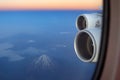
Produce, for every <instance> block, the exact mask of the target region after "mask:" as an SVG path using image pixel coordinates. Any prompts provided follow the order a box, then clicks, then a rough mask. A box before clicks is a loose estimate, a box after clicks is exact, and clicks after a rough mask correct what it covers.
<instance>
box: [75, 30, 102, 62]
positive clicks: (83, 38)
mask: <svg viewBox="0 0 120 80" xmlns="http://www.w3.org/2000/svg"><path fill="white" fill-rule="evenodd" d="M100 41H101V29H100V28H94V29H85V30H81V31H80V32H78V34H77V35H76V38H75V41H74V48H75V52H76V54H77V56H78V58H79V59H80V60H82V61H83V62H97V60H98V55H99V49H100Z"/></svg>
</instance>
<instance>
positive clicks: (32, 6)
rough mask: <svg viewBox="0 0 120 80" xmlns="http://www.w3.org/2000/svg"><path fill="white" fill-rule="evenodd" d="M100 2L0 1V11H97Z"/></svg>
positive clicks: (96, 0) (100, 4)
mask: <svg viewBox="0 0 120 80" xmlns="http://www.w3.org/2000/svg"><path fill="white" fill-rule="evenodd" d="M100 6H102V0H0V10H46V9H47V10H51V9H52V10H59V9H62V10H64V9H65V10H66V9H68V10H69V9H73V10H75V9H76V10H80V9H87V10H89V9H90V10H91V9H99V7H100Z"/></svg>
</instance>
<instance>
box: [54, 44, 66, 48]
mask: <svg viewBox="0 0 120 80" xmlns="http://www.w3.org/2000/svg"><path fill="white" fill-rule="evenodd" d="M56 47H64V48H65V47H67V45H62V44H58V45H56Z"/></svg>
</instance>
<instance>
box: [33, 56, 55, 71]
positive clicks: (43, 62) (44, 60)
mask: <svg viewBox="0 0 120 80" xmlns="http://www.w3.org/2000/svg"><path fill="white" fill-rule="evenodd" d="M54 65H55V64H54V63H53V61H52V60H51V59H50V57H49V56H47V55H41V56H40V57H38V58H37V59H35V60H34V61H33V66H34V68H35V69H40V70H41V69H42V70H48V69H53V68H54Z"/></svg>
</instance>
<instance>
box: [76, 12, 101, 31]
mask: <svg viewBox="0 0 120 80" xmlns="http://www.w3.org/2000/svg"><path fill="white" fill-rule="evenodd" d="M76 26H77V28H78V30H83V29H85V28H94V27H100V26H102V14H99V13H92V14H82V15H80V16H79V17H78V18H77V21H76Z"/></svg>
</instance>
